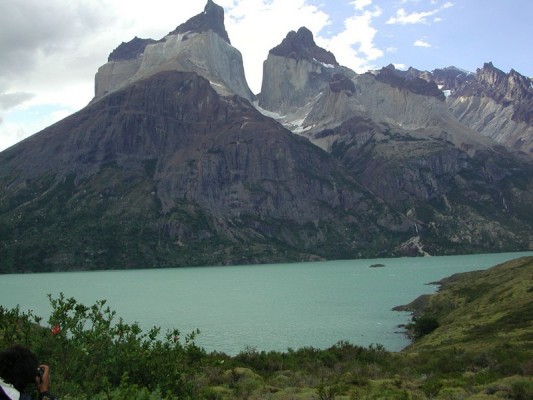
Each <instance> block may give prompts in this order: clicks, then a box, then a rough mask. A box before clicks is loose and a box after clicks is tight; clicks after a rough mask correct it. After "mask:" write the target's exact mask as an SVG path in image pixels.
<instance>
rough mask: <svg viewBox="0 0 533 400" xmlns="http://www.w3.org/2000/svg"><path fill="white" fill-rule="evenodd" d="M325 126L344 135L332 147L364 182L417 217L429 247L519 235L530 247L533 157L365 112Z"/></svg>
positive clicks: (492, 243)
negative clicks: (403, 126)
mask: <svg viewBox="0 0 533 400" xmlns="http://www.w3.org/2000/svg"><path fill="white" fill-rule="evenodd" d="M323 134H324V135H328V136H332V137H335V138H337V139H336V140H335V141H334V142H333V144H332V154H333V155H334V156H335V157H337V158H338V159H339V160H340V161H342V163H343V164H344V165H345V166H346V167H347V168H348V169H350V170H351V171H352V173H353V176H355V177H357V180H358V182H359V183H360V184H361V185H362V186H363V187H365V188H367V189H368V190H369V191H370V192H371V193H373V194H374V195H376V196H377V197H379V198H381V199H383V200H384V201H385V202H386V203H387V204H390V205H391V206H393V207H394V208H395V209H396V210H398V211H400V212H402V213H405V215H407V216H409V217H411V218H412V219H413V221H415V222H414V223H416V225H417V232H418V234H419V235H420V238H421V241H422V242H423V243H424V250H425V251H427V252H429V253H430V254H434V253H435V251H436V250H437V249H438V248H439V247H440V246H443V249H444V248H445V249H448V250H451V249H456V250H458V252H463V251H464V249H465V246H466V247H478V246H480V247H484V246H488V248H493V249H494V248H497V247H499V246H500V245H501V244H502V243H503V242H507V243H512V242H513V241H515V240H518V241H521V244H520V245H519V246H518V248H528V246H529V243H530V241H531V239H533V237H532V235H531V233H530V227H531V226H532V225H533V216H532V215H530V212H529V211H527V210H528V208H530V206H528V203H530V202H531V201H533V163H532V162H531V161H530V160H529V159H527V157H525V158H516V157H515V155H514V154H513V153H512V152H509V151H508V150H506V149H505V148H503V146H501V147H500V148H499V149H496V150H497V151H493V150H489V149H487V150H485V151H479V152H477V153H476V154H474V155H473V156H472V155H469V154H468V153H467V152H466V151H464V150H461V149H459V148H457V147H456V146H454V145H453V144H452V143H449V142H447V141H446V140H438V139H434V138H430V137H425V138H424V137H420V136H419V135H411V134H410V133H409V132H405V131H404V132H402V131H401V130H400V129H398V128H396V129H394V128H391V127H389V126H386V125H380V124H376V123H374V122H373V121H371V120H369V119H365V118H361V117H354V118H352V119H351V120H348V121H346V122H344V123H343V124H341V125H340V126H339V127H337V128H335V129H332V130H330V131H329V132H324V133H323ZM519 232H520V233H519ZM519 237H521V239H519ZM444 243H446V244H444ZM489 243H490V244H489ZM461 248H462V249H463V250H459V249H461ZM441 251H442V250H441Z"/></svg>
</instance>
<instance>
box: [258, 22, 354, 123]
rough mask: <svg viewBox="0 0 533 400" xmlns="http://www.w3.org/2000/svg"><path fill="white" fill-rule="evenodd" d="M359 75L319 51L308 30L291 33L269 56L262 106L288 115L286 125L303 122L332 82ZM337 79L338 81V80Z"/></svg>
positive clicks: (327, 53) (260, 103)
mask: <svg viewBox="0 0 533 400" xmlns="http://www.w3.org/2000/svg"><path fill="white" fill-rule="evenodd" d="M353 75H355V74H354V73H353V72H352V71H350V70H348V69H347V68H342V67H340V66H339V64H338V63H337V61H336V60H335V57H334V56H333V54H331V53H330V52H328V51H326V50H324V49H322V48H320V47H318V46H317V45H316V44H315V42H314V40H313V35H312V33H311V32H310V31H309V30H308V29H307V28H300V29H299V30H298V31H297V32H294V31H292V32H290V33H289V34H288V35H287V37H286V38H285V39H284V40H283V41H282V43H281V44H280V45H278V46H276V47H274V48H273V49H272V50H270V52H269V54H268V58H267V60H266V61H265V62H264V64H263V82H262V85H261V93H260V94H259V96H258V99H259V101H258V104H259V106H260V107H261V108H263V109H266V110H268V111H274V112H276V113H278V114H280V115H286V114H289V115H288V116H287V120H286V121H285V122H287V123H290V122H289V121H290V120H295V119H300V117H301V115H300V113H299V111H300V109H301V108H302V107H303V106H305V105H306V104H308V103H309V102H310V101H312V100H313V99H314V98H315V97H316V96H317V94H320V93H321V92H322V91H323V90H325V89H326V88H328V87H329V85H330V81H331V80H332V79H333V80H334V81H339V80H340V79H341V78H340V77H341V76H345V77H346V78H349V77H351V76H353ZM334 77H335V78H334Z"/></svg>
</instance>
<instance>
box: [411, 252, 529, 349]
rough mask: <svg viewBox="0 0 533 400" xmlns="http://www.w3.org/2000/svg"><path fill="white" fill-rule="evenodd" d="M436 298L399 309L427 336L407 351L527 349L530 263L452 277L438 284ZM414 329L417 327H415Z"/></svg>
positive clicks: (526, 260) (522, 261)
mask: <svg viewBox="0 0 533 400" xmlns="http://www.w3.org/2000/svg"><path fill="white" fill-rule="evenodd" d="M439 283H440V284H441V288H440V290H439V292H438V293H436V294H433V295H424V296H421V297H419V298H418V299H416V300H415V301H413V302H412V303H410V304H408V305H407V306H405V309H407V310H411V311H413V313H414V323H413V324H412V325H411V328H413V330H414V331H415V332H416V328H417V321H418V324H419V325H420V323H421V322H422V321H425V322H424V323H425V324H427V325H426V328H427V329H429V330H431V323H433V328H435V329H434V330H433V331H432V332H431V333H428V334H424V333H426V332H420V331H418V333H419V334H421V335H423V336H422V337H420V338H419V339H418V340H417V341H416V342H415V343H414V344H413V345H412V346H411V347H410V348H409V350H425V349H445V348H451V347H454V348H462V349H465V350H471V351H482V350H485V349H489V348H493V347H494V346H498V345H505V346H509V345H517V346H519V347H521V348H523V349H525V350H527V349H529V350H531V349H532V348H533V257H523V258H519V259H516V260H512V261H509V262H506V263H504V264H500V265H497V266H495V267H492V268H490V269H488V270H486V271H474V272H467V273H462V274H456V275H453V276H451V277H449V278H445V279H443V280H442V281H440V282H439ZM418 328H419V329H420V326H418Z"/></svg>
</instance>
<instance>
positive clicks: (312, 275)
mask: <svg viewBox="0 0 533 400" xmlns="http://www.w3.org/2000/svg"><path fill="white" fill-rule="evenodd" d="M524 255H533V252H527V253H500V254H483V255H468V256H448V257H424V258H392V259H372V260H343V261H327V262H313V263H294V264H268V265H246V266H228V267H201V268H175V269H151V270H150V269H146V270H130V271H99V272H69V273H47V274H15V275H0V304H1V305H3V306H4V307H7V308H12V307H14V306H16V305H20V307H21V310H24V311H26V310H30V309H31V310H33V311H34V313H35V314H37V315H39V316H42V317H44V318H45V321H46V319H47V318H48V315H49V313H50V310H51V308H50V305H49V303H48V298H47V294H52V295H53V296H54V297H57V296H58V295H59V293H61V292H63V293H64V294H65V296H67V297H71V296H72V297H75V298H76V299H77V300H78V301H79V302H81V303H83V304H85V305H92V304H94V302H95V301H96V300H101V299H106V300H107V301H108V302H107V305H109V306H110V307H111V308H112V309H113V310H115V311H117V317H122V318H123V319H124V320H125V322H128V323H132V322H139V324H140V325H141V327H142V328H143V329H149V328H151V327H152V326H160V327H161V328H162V330H163V332H165V331H166V330H167V329H172V328H178V329H179V330H180V331H181V333H182V336H184V335H185V334H187V333H189V332H192V331H193V330H195V329H200V331H201V334H200V335H199V336H198V338H197V340H196V343H197V344H199V345H200V346H202V347H204V348H205V349H206V350H208V351H213V350H217V351H222V352H225V353H228V354H237V353H238V352H240V351H242V350H245V349H246V348H254V349H257V350H258V351H261V350H266V351H269V350H278V351H285V350H287V349H288V348H293V349H297V348H300V347H303V346H312V347H315V348H327V347H329V346H332V345H334V344H335V343H337V342H338V341H340V340H345V341H348V342H350V343H353V344H357V345H361V346H368V345H370V344H372V343H376V344H382V345H384V346H385V347H386V348H387V349H388V350H391V351H399V350H401V349H402V348H404V347H405V346H407V345H408V344H409V342H408V340H407V339H406V337H405V336H404V335H403V334H402V330H401V328H398V325H400V324H405V323H407V322H408V321H409V314H408V313H405V312H396V311H392V308H393V307H395V306H397V305H402V304H406V303H409V302H410V301H412V300H414V299H415V298H416V297H418V296H419V295H421V294H424V293H432V292H435V291H436V290H437V289H438V287H437V286H435V285H428V283H430V282H435V281H437V280H440V279H442V278H444V277H447V276H450V275H452V274H454V273H458V272H466V271H472V270H479V269H486V268H489V267H492V266H494V265H496V264H499V263H502V262H504V261H507V260H510V259H513V258H518V257H520V256H524ZM373 264H383V265H384V267H381V268H370V266H371V265H373Z"/></svg>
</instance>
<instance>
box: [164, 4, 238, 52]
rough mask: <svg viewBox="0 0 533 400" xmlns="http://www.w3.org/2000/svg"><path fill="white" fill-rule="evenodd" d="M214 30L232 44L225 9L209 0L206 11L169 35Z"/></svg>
mask: <svg viewBox="0 0 533 400" xmlns="http://www.w3.org/2000/svg"><path fill="white" fill-rule="evenodd" d="M209 30H212V31H213V32H215V33H217V34H218V35H219V36H220V37H221V38H222V39H224V40H225V41H226V42H228V43H229V44H231V42H230V40H229V36H228V33H227V32H226V27H225V25H224V9H223V8H222V7H221V6H219V5H218V4H216V3H215V2H214V1H213V0H208V1H207V4H206V5H205V7H204V12H203V13H200V14H198V15H195V16H194V17H192V18H190V19H189V20H188V21H187V22H185V23H183V24H181V25H179V26H178V27H177V28H176V29H174V30H173V31H172V32H170V33H169V35H176V34H179V33H185V32H194V33H202V32H205V31H209Z"/></svg>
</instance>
